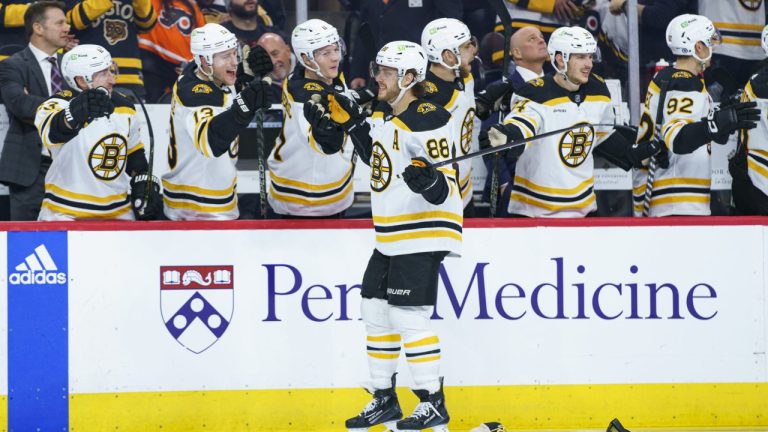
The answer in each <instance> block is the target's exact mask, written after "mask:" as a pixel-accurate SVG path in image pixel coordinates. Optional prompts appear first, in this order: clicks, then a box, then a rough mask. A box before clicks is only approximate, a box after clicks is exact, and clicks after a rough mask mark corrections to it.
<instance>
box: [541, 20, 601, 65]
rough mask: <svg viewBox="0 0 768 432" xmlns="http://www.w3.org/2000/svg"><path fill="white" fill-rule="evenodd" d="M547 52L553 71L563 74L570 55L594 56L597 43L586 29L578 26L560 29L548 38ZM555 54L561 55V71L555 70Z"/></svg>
mask: <svg viewBox="0 0 768 432" xmlns="http://www.w3.org/2000/svg"><path fill="white" fill-rule="evenodd" d="M547 52H549V61H550V62H551V63H552V66H553V67H554V68H555V70H556V71H557V72H559V73H561V74H565V73H566V72H567V71H568V59H569V58H571V54H592V55H595V54H596V53H597V42H596V41H595V38H594V36H592V33H590V32H589V31H587V30H586V29H583V28H581V27H578V26H573V27H560V28H559V29H557V30H555V31H554V32H552V35H551V36H550V37H549V43H548V44H547ZM557 53H561V54H562V55H563V63H564V66H563V70H560V69H558V68H557V62H556V61H555V54H557Z"/></svg>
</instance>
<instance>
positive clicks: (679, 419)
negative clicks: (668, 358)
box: [0, 383, 768, 432]
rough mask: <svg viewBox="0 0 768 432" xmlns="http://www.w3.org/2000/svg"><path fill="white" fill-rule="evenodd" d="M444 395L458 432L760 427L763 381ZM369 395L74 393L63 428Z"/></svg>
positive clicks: (236, 415) (256, 427)
mask: <svg viewBox="0 0 768 432" xmlns="http://www.w3.org/2000/svg"><path fill="white" fill-rule="evenodd" d="M397 391H398V398H399V399H400V404H401V406H402V409H403V411H404V412H411V410H412V409H413V408H414V407H415V406H416V404H417V403H418V401H417V400H416V397H415V396H413V394H412V393H411V392H410V391H409V390H408V389H406V388H398V390H397ZM445 393H446V399H447V402H448V406H449V407H450V414H451V423H450V427H451V429H452V430H457V431H461V430H469V429H471V428H473V427H475V426H477V425H479V424H481V423H483V422H486V421H489V420H491V419H492V420H497V421H500V422H501V423H502V424H504V425H507V426H509V425H514V427H515V429H541V430H552V429H568V428H571V429H596V430H597V429H600V430H604V429H605V426H606V425H607V423H608V422H609V421H610V420H611V419H612V418H614V417H618V418H620V419H621V420H622V421H623V422H624V424H625V425H627V426H628V427H630V428H631V429H632V430H634V429H635V428H637V429H640V428H649V427H688V428H690V427H700V428H707V427H726V426H727V427H739V426H740V427H747V426H752V427H757V426H768V415H766V413H768V398H767V397H765V396H766V394H768V383H717V384H684V383H683V384H680V383H677V384H593V385H547V386H535V385H526V386H471V387H470V386H467V387H452V386H450V385H448V386H446V388H445ZM5 399H6V401H7V397H5ZM370 400H371V399H370V395H368V394H367V393H366V392H364V391H362V390H360V389H351V388H342V389H295V388H293V389H290V390H238V391H206V392H164V393H101V394H73V395H70V400H69V412H70V421H69V426H70V430H72V431H105V430H113V431H114V430H119V431H123V432H126V431H137V432H139V431H141V432H144V431H164V432H176V431H178V432H182V431H183V432H190V431H227V432H238V431H264V432H269V431H289V430H290V431H315V432H331V431H334V432H337V431H341V430H344V419H346V418H348V417H351V416H353V415H355V414H356V413H357V412H359V410H360V409H362V407H364V406H365V404H366V403H368V402H369V401H370ZM0 405H1V406H2V407H3V410H6V409H7V408H6V403H3V404H0ZM2 414H5V413H4V412H2ZM4 417H5V418H6V419H7V414H6V415H5V416H4Z"/></svg>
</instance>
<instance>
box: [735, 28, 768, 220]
mask: <svg viewBox="0 0 768 432" xmlns="http://www.w3.org/2000/svg"><path fill="white" fill-rule="evenodd" d="M760 44H761V45H762V47H763V51H764V52H765V55H766V56H768V26H765V27H764V28H763V31H762V34H761V42H760ZM741 100H742V102H755V103H757V106H758V107H759V108H760V109H761V110H762V112H766V110H768V68H762V69H761V70H759V71H758V72H757V73H756V74H755V75H753V76H752V78H750V79H749V82H747V85H746V87H745V88H744V92H743V93H742V95H741ZM728 169H729V171H730V173H731V177H733V183H732V185H731V191H732V194H733V202H734V205H735V207H736V210H737V212H738V213H739V214H741V215H761V216H766V215H768V119H767V118H766V116H761V118H760V121H759V122H757V128H755V129H754V130H751V131H750V130H744V131H741V132H740V133H739V144H738V149H737V151H736V154H735V156H734V157H733V158H731V160H730V162H729V164H728Z"/></svg>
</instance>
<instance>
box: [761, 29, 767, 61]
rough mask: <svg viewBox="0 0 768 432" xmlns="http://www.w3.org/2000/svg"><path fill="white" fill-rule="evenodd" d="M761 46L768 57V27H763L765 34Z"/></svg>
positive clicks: (762, 36)
mask: <svg viewBox="0 0 768 432" xmlns="http://www.w3.org/2000/svg"><path fill="white" fill-rule="evenodd" d="M760 45H762V46H763V51H764V52H765V55H768V25H767V26H765V27H763V34H762V35H761V36H760Z"/></svg>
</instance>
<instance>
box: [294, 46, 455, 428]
mask: <svg viewBox="0 0 768 432" xmlns="http://www.w3.org/2000/svg"><path fill="white" fill-rule="evenodd" d="M426 70H427V56H426V53H425V52H424V50H423V49H422V48H421V46H419V45H416V44H414V43H412V42H406V41H395V42H390V43H388V44H386V45H385V46H384V47H383V48H382V49H381V50H380V51H379V52H378V54H377V55H376V62H375V64H373V65H372V76H373V78H374V79H375V80H376V82H377V83H378V85H379V90H378V95H377V99H378V100H379V102H380V103H379V105H378V108H377V111H375V112H374V113H373V115H372V116H371V118H370V119H366V118H365V116H364V115H363V114H362V110H361V109H360V107H359V106H357V104H356V103H354V102H353V101H351V100H350V99H348V98H346V97H345V96H342V95H338V94H333V95H330V96H328V102H327V104H326V103H325V101H322V100H320V101H319V102H318V100H319V98H316V99H313V100H312V103H311V105H310V107H309V108H308V109H307V111H306V116H307V120H308V121H309V123H310V124H311V125H312V127H313V129H314V130H316V129H319V128H322V129H339V128H341V130H342V131H344V132H345V133H347V134H349V136H350V137H351V139H352V142H353V144H354V145H355V148H356V150H357V151H358V153H359V154H360V157H361V158H362V160H363V161H365V162H366V163H367V164H369V165H370V167H371V190H372V191H371V209H372V212H373V223H374V227H375V232H376V248H375V249H374V251H373V255H372V256H371V258H370V260H369V262H368V267H367V268H366V270H365V275H364V276H363V284H362V285H363V286H362V290H361V295H362V297H363V298H362V301H361V312H362V318H363V321H364V322H365V328H366V334H367V340H366V346H367V354H368V367H369V371H370V374H371V379H372V383H371V384H372V389H371V393H372V394H373V400H372V401H371V402H370V403H369V404H368V405H367V406H366V407H365V408H364V409H363V411H362V412H361V413H360V414H359V415H358V416H356V417H353V418H351V419H349V420H347V422H346V426H347V428H348V429H349V430H354V431H365V430H368V428H370V427H372V426H374V425H377V424H382V423H383V424H385V425H386V426H387V427H389V428H390V429H392V430H399V431H417V430H423V429H426V428H434V429H433V430H435V431H446V430H447V424H448V421H449V419H450V418H449V416H448V411H447V408H446V405H445V395H444V393H443V385H442V378H441V377H440V363H441V353H440V341H439V339H438V337H437V335H436V334H435V332H434V331H433V330H432V329H431V325H430V315H431V312H432V309H433V307H434V305H435V300H436V296H437V282H438V271H439V267H440V263H441V262H442V261H443V258H444V257H445V256H446V255H448V254H449V253H450V254H453V255H458V254H459V253H460V247H461V239H462V234H461V233H462V223H463V217H462V201H461V194H460V191H459V187H458V181H457V179H456V174H455V171H454V170H452V169H446V168H440V169H435V168H434V167H432V166H431V165H430V164H431V163H435V162H438V161H441V160H446V159H449V158H450V157H451V151H450V149H451V148H452V146H453V145H454V139H455V137H454V127H453V124H452V123H451V116H450V113H449V112H448V111H447V110H445V109H444V108H443V107H442V106H440V105H438V104H435V103H432V102H430V101H428V100H426V99H424V98H423V95H424V88H423V87H422V86H421V85H420V83H421V82H422V81H423V80H424V76H425V74H426ZM327 110H330V118H329V114H328V112H327ZM320 145H325V144H324V143H323V142H320ZM401 173H402V175H401ZM401 350H404V351H405V356H406V359H407V360H408V367H409V370H410V373H411V377H412V378H413V382H414V387H413V392H414V393H415V394H416V396H417V397H418V398H419V404H418V405H417V406H416V409H415V410H414V412H413V414H411V415H410V416H409V417H407V418H405V419H402V420H401V418H402V415H403V414H402V411H401V409H400V405H399V402H398V399H397V394H396V393H395V372H396V369H397V363H398V358H399V357H400V352H401ZM394 427H396V428H397V429H394Z"/></svg>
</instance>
